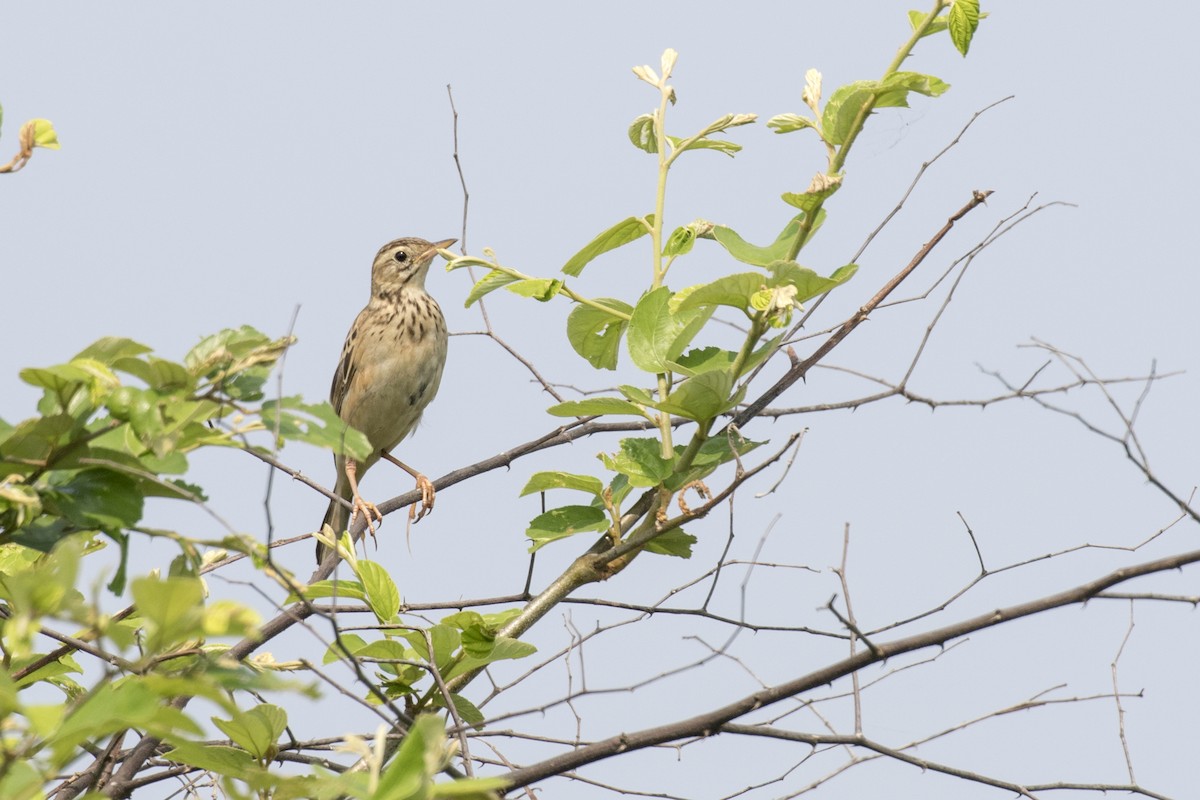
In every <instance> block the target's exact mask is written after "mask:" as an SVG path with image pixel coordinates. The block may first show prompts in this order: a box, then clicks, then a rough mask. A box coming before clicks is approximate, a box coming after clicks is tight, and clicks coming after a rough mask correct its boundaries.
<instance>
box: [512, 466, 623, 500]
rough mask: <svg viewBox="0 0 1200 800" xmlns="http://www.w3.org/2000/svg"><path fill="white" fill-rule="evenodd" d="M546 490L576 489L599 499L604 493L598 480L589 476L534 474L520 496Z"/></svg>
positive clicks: (563, 473) (571, 473)
mask: <svg viewBox="0 0 1200 800" xmlns="http://www.w3.org/2000/svg"><path fill="white" fill-rule="evenodd" d="M547 489H576V490H578V491H581V492H587V493H588V494H590V495H594V496H595V497H599V496H600V494H601V493H602V492H603V491H604V484H602V483H601V482H600V479H599V478H595V477H592V476H591V475H577V474H575V473H573V472H535V473H534V474H533V476H532V477H530V479H529V482H528V483H526V484H525V488H524V489H522V490H521V495H520V496H521V497H524V496H525V495H527V494H534V493H535V492H544V491H546V490H547Z"/></svg>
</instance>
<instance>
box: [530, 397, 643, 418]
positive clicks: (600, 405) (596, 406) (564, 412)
mask: <svg viewBox="0 0 1200 800" xmlns="http://www.w3.org/2000/svg"><path fill="white" fill-rule="evenodd" d="M546 413H547V414H550V415H551V416H554V417H590V416H592V415H594V414H628V415H631V416H635V417H645V416H646V412H645V411H644V410H643V409H642V408H641V407H640V406H637V405H635V404H634V403H630V402H629V401H628V400H622V399H621V398H619V397H592V398H589V399H587V400H568V401H566V402H565V403H559V404H558V405H554V406H550V407H549V408H548V409H546Z"/></svg>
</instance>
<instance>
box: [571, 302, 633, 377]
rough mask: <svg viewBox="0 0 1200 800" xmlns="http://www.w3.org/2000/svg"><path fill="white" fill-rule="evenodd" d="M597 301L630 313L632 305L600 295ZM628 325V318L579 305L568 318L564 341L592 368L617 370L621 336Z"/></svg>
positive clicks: (624, 312)
mask: <svg viewBox="0 0 1200 800" xmlns="http://www.w3.org/2000/svg"><path fill="white" fill-rule="evenodd" d="M596 302H598V303H600V304H602V305H604V306H607V307H608V308H611V309H613V310H615V311H620V312H621V313H623V314H626V315H629V314H632V313H633V306H631V305H629V304H628V303H625V302H623V301H621V300H615V299H613V298H611V297H602V298H599V299H598V300H597V301H596ZM628 325H629V319H628V317H618V316H616V315H615V314H609V313H608V312H606V311H603V310H601V309H598V308H596V307H595V306H587V305H582V304H581V305H578V306H576V307H575V308H573V309H572V310H571V314H570V316H568V317H567V340H568V341H570V343H571V347H573V348H575V352H576V353H578V354H579V355H581V356H583V357H584V358H585V359H587V362H588V363H589V364H591V365H592V366H593V367H595V368H597V369H616V368H617V354H618V353H619V352H620V350H621V336H622V335H623V334H624V333H625V328H626V326H628Z"/></svg>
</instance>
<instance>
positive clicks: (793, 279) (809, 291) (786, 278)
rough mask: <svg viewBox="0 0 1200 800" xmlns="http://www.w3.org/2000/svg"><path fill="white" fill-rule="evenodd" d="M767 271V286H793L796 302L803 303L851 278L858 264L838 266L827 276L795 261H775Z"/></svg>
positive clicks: (856, 270)
mask: <svg viewBox="0 0 1200 800" xmlns="http://www.w3.org/2000/svg"><path fill="white" fill-rule="evenodd" d="M767 271H768V272H770V273H771V278H770V279H769V280H768V281H767V285H768V286H770V287H775V286H794V287H796V302H798V303H803V302H806V301H808V300H811V299H812V298H814V297H816V296H817V295H820V294H824V293H825V292H828V291H829V290H830V289H833V288H835V287H837V286H841V285H842V284H843V283H845V282H846V281H848V280H850V279H851V278H853V277H854V273H856V272H858V265H857V264H847V265H845V266H843V267H838V268H837V269H835V270H834V271H833V274H832V275H830V276H829V277H828V278H823V277H821V276H820V275H818V274H817V273H816V272H814V271H813V270H811V269H809V268H808V267H802V266H800V265H799V264H797V263H796V262H795V261H776V262H774V263H772V264H771V265H769V266H768V267H767Z"/></svg>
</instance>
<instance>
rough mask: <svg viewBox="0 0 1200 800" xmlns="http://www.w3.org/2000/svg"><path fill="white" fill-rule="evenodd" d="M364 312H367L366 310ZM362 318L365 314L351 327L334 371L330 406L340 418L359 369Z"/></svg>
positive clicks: (361, 313) (330, 390) (361, 314)
mask: <svg viewBox="0 0 1200 800" xmlns="http://www.w3.org/2000/svg"><path fill="white" fill-rule="evenodd" d="M363 311H364V312H365V311H366V309H363ZM362 318H363V312H360V313H359V315H358V317H357V318H356V319H355V320H354V324H353V325H351V326H350V332H349V333H347V334H346V342H345V344H343V345H342V357H341V359H340V360H339V361H338V366H337V369H336V370H334V373H333V383H332V385H330V387H329V404H330V405H332V406H333V410H334V412H335V413H337V415H338V416H341V414H342V403H343V401H344V400H345V399H346V394H347V392H349V391H350V384H351V382H352V381H353V380H354V373H355V372H356V371H357V369H358V365H357V364H356V363H355V360H354V343H355V341H357V339H358V334H359V329H360V328H361V327H362V324H361V323H362Z"/></svg>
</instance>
